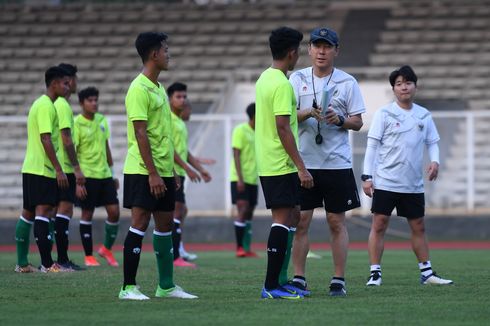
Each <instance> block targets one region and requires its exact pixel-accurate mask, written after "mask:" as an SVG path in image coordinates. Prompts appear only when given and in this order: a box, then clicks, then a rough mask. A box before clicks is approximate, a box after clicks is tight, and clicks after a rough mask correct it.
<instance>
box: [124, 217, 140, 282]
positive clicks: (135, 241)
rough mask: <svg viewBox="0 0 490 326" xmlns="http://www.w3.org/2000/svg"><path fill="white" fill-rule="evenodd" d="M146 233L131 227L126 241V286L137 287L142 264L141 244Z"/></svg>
mask: <svg viewBox="0 0 490 326" xmlns="http://www.w3.org/2000/svg"><path fill="white" fill-rule="evenodd" d="M144 236H145V232H143V231H140V230H137V229H135V228H132V227H130V228H129V231H128V234H127V235H126V240H124V262H123V269H124V286H126V285H136V272H137V271H138V265H139V263H140V254H141V244H142V243H143V237H144Z"/></svg>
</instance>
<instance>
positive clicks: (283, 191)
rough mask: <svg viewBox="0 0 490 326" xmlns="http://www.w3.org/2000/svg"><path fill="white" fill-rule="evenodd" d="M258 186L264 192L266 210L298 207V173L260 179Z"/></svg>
mask: <svg viewBox="0 0 490 326" xmlns="http://www.w3.org/2000/svg"><path fill="white" fill-rule="evenodd" d="M260 184H261V185H262V191H263V192H264V197H265V206H266V207H267V208H268V209H271V208H283V207H295V206H297V205H299V194H298V188H299V178H298V173H296V172H295V173H289V174H283V175H277V176H271V177H260Z"/></svg>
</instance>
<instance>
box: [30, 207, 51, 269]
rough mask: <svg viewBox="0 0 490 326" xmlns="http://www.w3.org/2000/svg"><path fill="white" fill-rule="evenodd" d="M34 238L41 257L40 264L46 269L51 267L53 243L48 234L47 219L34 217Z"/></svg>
mask: <svg viewBox="0 0 490 326" xmlns="http://www.w3.org/2000/svg"><path fill="white" fill-rule="evenodd" d="M34 237H35V238H36V243H37V248H38V249H39V255H40V256H41V264H42V265H43V266H44V267H46V268H49V267H51V265H53V258H52V257H51V248H52V247H53V242H52V239H51V234H50V233H49V218H47V217H44V216H36V218H35V220H34Z"/></svg>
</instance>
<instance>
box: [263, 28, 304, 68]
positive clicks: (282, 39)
mask: <svg viewBox="0 0 490 326" xmlns="http://www.w3.org/2000/svg"><path fill="white" fill-rule="evenodd" d="M302 40H303V34H302V33H301V32H300V31H297V30H295V29H292V28H290V27H279V28H277V29H275V30H273V31H272V32H271V35H270V36H269V46H270V48H271V53H272V59H274V60H281V59H284V58H285V57H286V56H287V54H288V52H289V51H290V50H292V49H297V48H298V47H299V44H300V43H301V41H302Z"/></svg>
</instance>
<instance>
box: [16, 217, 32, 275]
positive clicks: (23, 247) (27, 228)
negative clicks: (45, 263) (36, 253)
mask: <svg viewBox="0 0 490 326" xmlns="http://www.w3.org/2000/svg"><path fill="white" fill-rule="evenodd" d="M32 224H34V222H31V221H29V220H27V219H26V218H24V217H23V216H20V217H19V220H18V221H17V225H16V226H15V245H16V249H17V250H16V251H17V265H19V266H26V265H27V264H29V260H28V259H27V255H29V243H30V234H31V227H32Z"/></svg>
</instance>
